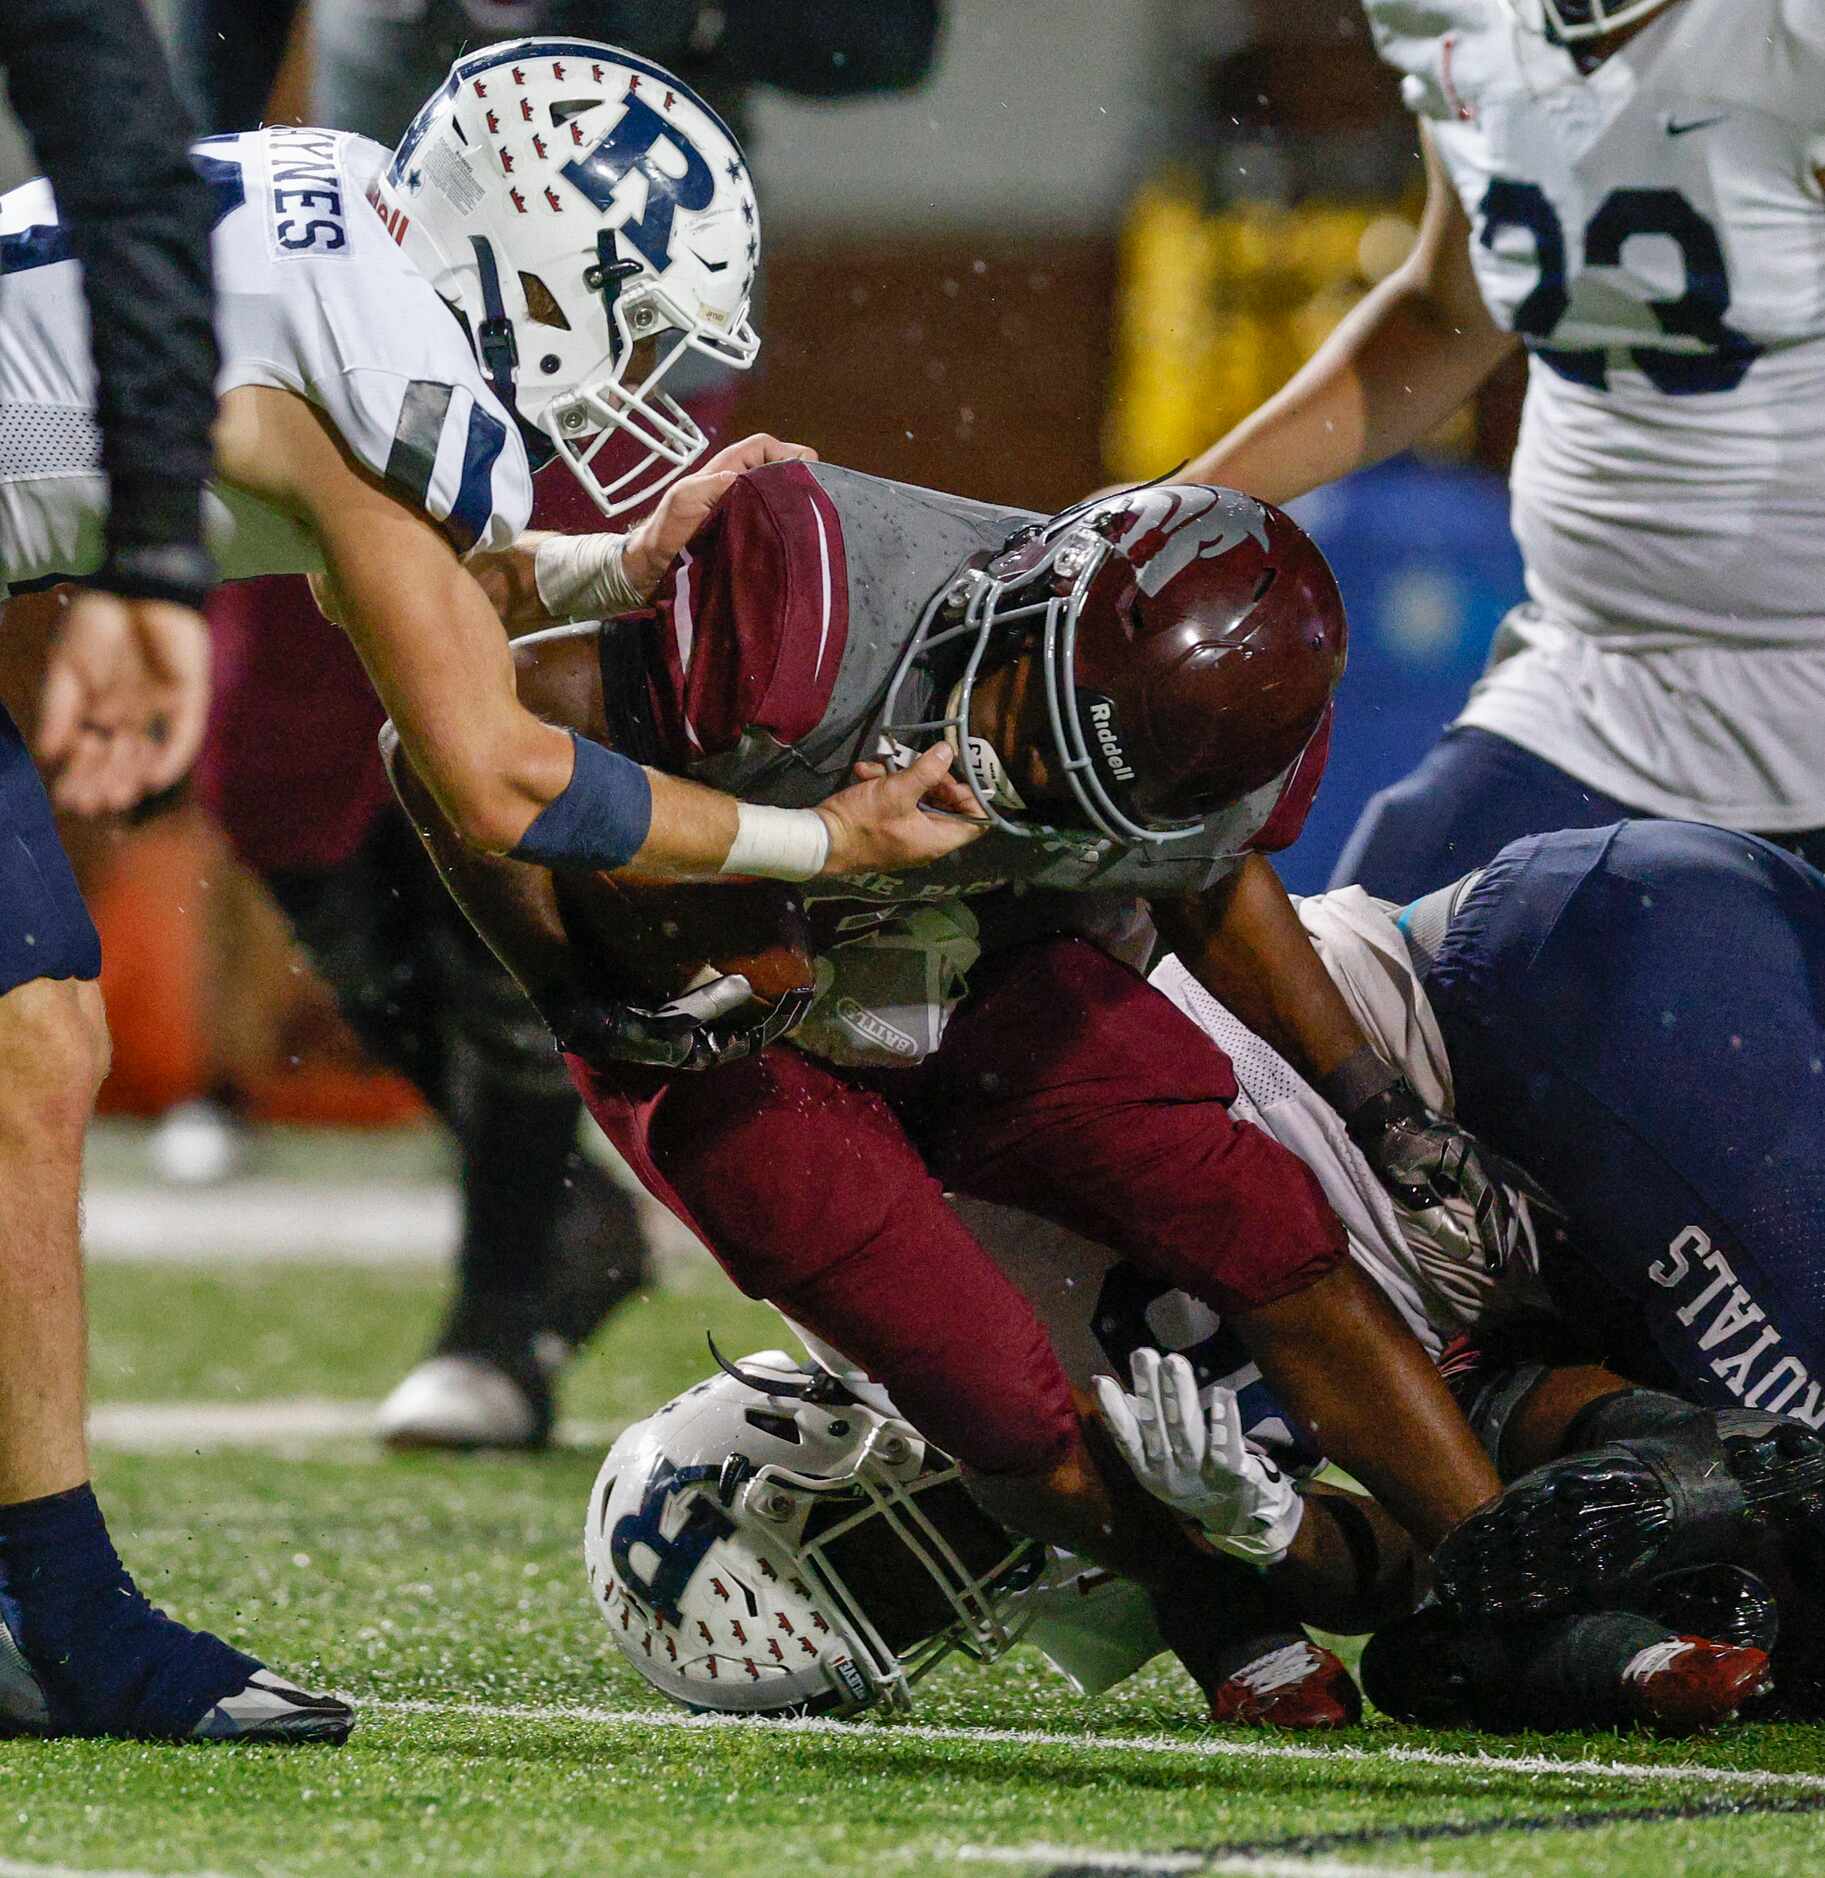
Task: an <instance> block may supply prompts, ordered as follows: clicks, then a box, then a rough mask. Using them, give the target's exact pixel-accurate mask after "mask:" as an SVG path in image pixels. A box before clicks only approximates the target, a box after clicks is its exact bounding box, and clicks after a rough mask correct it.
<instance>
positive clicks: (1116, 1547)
mask: <svg viewBox="0 0 1825 1878" xmlns="http://www.w3.org/2000/svg"><path fill="white" fill-rule="evenodd" d="M576 1073H577V1074H578V1077H579V1086H580V1087H582V1088H583V1089H584V1091H585V1094H586V1096H587V1097H588V1099H589V1100H590V1105H591V1108H592V1110H593V1112H594V1113H595V1114H596V1116H597V1118H598V1120H599V1121H600V1122H601V1123H602V1125H603V1127H604V1129H605V1130H606V1131H607V1132H608V1134H609V1138H610V1139H611V1140H612V1141H614V1142H615V1144H616V1146H617V1147H619V1148H620V1149H621V1150H622V1152H623V1153H624V1154H625V1155H626V1157H627V1159H628V1161H629V1163H630V1165H632V1166H633V1167H634V1169H635V1171H636V1172H637V1173H639V1175H640V1176H641V1178H642V1180H644V1181H645V1182H647V1184H648V1185H649V1187H650V1188H651V1190H652V1191H653V1193H654V1194H655V1196H656V1197H657V1198H659V1199H660V1200H662V1201H663V1202H664V1203H665V1204H666V1205H667V1206H669V1207H671V1208H672V1209H673V1210H674V1211H675V1212H676V1213H677V1214H678V1216H679V1217H680V1218H681V1219H682V1220H683V1221H684V1222H685V1223H686V1224H687V1225H688V1226H690V1227H691V1228H692V1229H693V1230H694V1231H695V1232H697V1233H698V1234H699V1236H700V1237H702V1238H703V1240H704V1241H705V1243H706V1244H708V1245H709V1246H710V1248H711V1250H712V1251H713V1252H714V1253H715V1254H716V1256H717V1258H718V1259H719V1261H720V1262H721V1263H722V1265H723V1266H724V1268H725V1269H726V1270H727V1271H728V1273H729V1275H730V1276H731V1277H732V1278H733V1279H734V1280H735V1282H736V1283H737V1284H738V1285H739V1286H740V1287H741V1288H742V1290H744V1291H746V1292H747V1293H748V1294H749V1295H750V1296H754V1297H764V1298H767V1299H769V1300H770V1301H772V1302H773V1303H774V1304H776V1305H777V1306H778V1307H779V1308H780V1309H781V1310H782V1311H784V1312H785V1313H786V1314H787V1315H788V1316H789V1317H790V1318H792V1319H793V1321H794V1322H796V1323H798V1324H801V1325H803V1326H804V1328H805V1329H807V1330H809V1331H811V1332H813V1333H814V1334H815V1335H816V1336H817V1337H819V1338H820V1339H822V1340H823V1341H824V1342H826V1343H828V1344H830V1345H831V1346H833V1347H834V1348H835V1349H837V1350H839V1351H841V1352H842V1353H843V1355H844V1356H845V1357H847V1358H848V1359H849V1361H850V1362H852V1363H854V1364H855V1365H856V1366H857V1367H858V1368H860V1369H862V1370H864V1371H866V1373H867V1374H868V1375H869V1377H870V1378H871V1379H872V1380H873V1381H875V1382H877V1383H879V1384H880V1385H881V1386H882V1387H883V1388H885V1389H886V1390H887V1392H888V1394H889V1395H890V1396H891V1397H892V1399H893V1402H894V1405H895V1407H896V1409H897V1410H898V1411H899V1413H900V1414H902V1415H904V1416H905V1417H906V1419H907V1420H909V1421H911V1422H912V1423H913V1424H914V1426H915V1427H917V1428H918V1429H919V1431H920V1432H921V1433H922V1434H924V1435H925V1436H927V1437H928V1438H929V1439H930V1440H932V1441H933V1442H935V1443H936V1444H937V1445H938V1446H939V1447H941V1448H943V1449H944V1450H945V1451H946V1452H948V1453H950V1454H951V1455H953V1456H954V1457H955V1458H956V1459H957V1460H959V1461H960V1462H961V1463H962V1464H963V1466H964V1467H965V1468H966V1470H967V1471H968V1475H969V1478H970V1482H971V1490H972V1492H974V1493H975V1494H976V1496H977V1498H978V1499H979V1500H980V1501H981V1502H982V1504H983V1505H984V1506H985V1507H986V1508H987V1510H988V1511H990V1512H991V1513H993V1514H994V1515H995V1516H996V1517H997V1518H998V1519H1000V1520H1002V1521H1003V1523H1005V1524H1008V1525H1010V1526H1013V1527H1015V1528H1016V1529H1018V1530H1021V1531H1024V1532H1027V1533H1029V1534H1030V1535H1032V1536H1033V1537H1036V1538H1041V1539H1045V1540H1047V1541H1048V1542H1049V1543H1052V1544H1054V1545H1058V1546H1062V1547H1064V1548H1065V1549H1067V1550H1069V1551H1072V1552H1075V1553H1078V1554H1080V1555H1081V1556H1083V1557H1084V1558H1086V1559H1090V1560H1093V1561H1094V1562H1096V1563H1097V1564H1100V1565H1102V1566H1104V1567H1105V1568H1106V1569H1108V1570H1111V1571H1114V1572H1117V1573H1119V1574H1121V1575H1122V1576H1124V1577H1129V1578H1133V1579H1135V1580H1137V1581H1138V1582H1140V1583H1141V1584H1143V1585H1145V1586H1146V1587H1147V1588H1148V1589H1149V1590H1150V1591H1151V1592H1152V1593H1153V1594H1154V1595H1155V1598H1156V1601H1157V1603H1158V1606H1159V1609H1160V1613H1161V1618H1162V1623H1163V1625H1164V1627H1165V1628H1166V1631H1167V1635H1168V1638H1169V1640H1170V1641H1171V1642H1172V1643H1173V1645H1174V1647H1175V1649H1178V1650H1180V1652H1181V1654H1182V1655H1183V1656H1184V1657H1185V1659H1186V1661H1187V1663H1188V1666H1189V1667H1190V1668H1191V1669H1192V1671H1193V1674H1194V1675H1196V1676H1197V1678H1198V1680H1199V1681H1200V1683H1201V1685H1202V1686H1203V1687H1204V1688H1205V1690H1206V1692H1207V1693H1208V1694H1210V1695H1211V1697H1212V1700H1213V1702H1215V1703H1218V1704H1219V1705H1220V1706H1223V1707H1225V1710H1226V1712H1232V1713H1239V1712H1240V1705H1241V1704H1242V1702H1243V1700H1244V1693H1243V1692H1241V1691H1236V1692H1232V1693H1233V1695H1234V1701H1233V1703H1232V1701H1231V1698H1230V1697H1229V1696H1226V1695H1225V1694H1224V1693H1223V1690H1224V1684H1225V1682H1226V1681H1227V1679H1229V1678H1230V1677H1231V1676H1232V1675H1234V1674H1235V1673H1236V1672H1238V1671H1241V1670H1243V1669H1246V1668H1247V1667H1248V1666H1249V1665H1250V1664H1251V1663H1254V1662H1256V1661H1258V1660H1259V1659H1260V1658H1261V1657H1262V1656H1263V1655H1264V1654H1269V1653H1273V1652H1274V1651H1277V1650H1280V1649H1284V1648H1286V1647H1289V1646H1291V1645H1293V1644H1295V1643H1299V1642H1301V1641H1302V1639H1300V1638H1298V1636H1297V1634H1296V1633H1295V1632H1293V1631H1291V1630H1290V1629H1289V1628H1288V1621H1289V1620H1288V1619H1287V1617H1286V1616H1285V1615H1284V1614H1277V1613H1275V1612H1274V1611H1273V1610H1272V1609H1271V1605H1270V1597H1269V1595H1268V1593H1267V1592H1266V1591H1265V1590H1264V1588H1263V1586H1262V1583H1261V1581H1260V1579H1259V1578H1258V1577H1257V1576H1256V1574H1255V1573H1254V1572H1253V1571H1252V1570H1251V1569H1250V1568H1249V1567H1247V1566H1245V1565H1242V1564H1240V1563H1239V1562H1238V1561H1236V1560H1234V1559H1229V1558H1225V1557H1221V1556H1218V1555H1215V1554H1211V1553H1209V1552H1206V1551H1204V1550H1202V1549H1200V1548H1198V1547H1196V1546H1195V1545H1194V1544H1193V1543H1192V1542H1191V1541H1190V1539H1189V1538H1188V1537H1187V1536H1186V1534H1185V1532H1184V1530H1183V1529H1182V1528H1181V1527H1179V1526H1178V1524H1177V1523H1176V1522H1175V1521H1174V1520H1173V1519H1171V1517H1170V1516H1168V1515H1167V1514H1166V1512H1165V1509H1164V1508H1163V1507H1162V1506H1161V1505H1160V1504H1159V1503H1158V1502H1157V1501H1155V1500H1153V1499H1152V1498H1151V1497H1150V1496H1148V1495H1147V1494H1145V1493H1143V1492H1142V1491H1141V1490H1140V1488H1139V1487H1138V1486H1136V1485H1135V1483H1134V1482H1133V1480H1132V1479H1131V1478H1129V1477H1128V1476H1127V1475H1126V1473H1125V1471H1124V1470H1123V1469H1122V1468H1121V1467H1120V1465H1119V1463H1118V1462H1117V1461H1116V1460H1115V1458H1114V1456H1113V1454H1112V1452H1110V1451H1109V1450H1108V1447H1107V1443H1106V1442H1102V1441H1101V1440H1100V1436H1099V1435H1098V1434H1097V1433H1091V1434H1090V1435H1089V1436H1088V1438H1086V1432H1085V1428H1084V1425H1083V1423H1082V1422H1081V1421H1080V1418H1079V1412H1078V1405H1077V1404H1076V1403H1075V1402H1074V1401H1073V1398H1072V1392H1071V1388H1070V1385H1069V1383H1068V1382H1067V1380H1066V1378H1065V1375H1064V1372H1063V1370H1062V1369H1061V1368H1060V1366H1059V1363H1058V1360H1057V1358H1056V1356H1055V1355H1054V1353H1053V1351H1052V1348H1051V1345H1050V1343H1049V1342H1048V1341H1047V1338H1046V1335H1045V1332H1044V1330H1043V1328H1042V1327H1041V1325H1040V1323H1039V1321H1038V1319H1037V1318H1036V1317H1035V1315H1034V1314H1033V1311H1032V1308H1031V1306H1030V1305H1029V1304H1028V1303H1027V1301H1026V1300H1025V1298H1023V1297H1022V1296H1021V1295H1020V1293H1019V1292H1018V1291H1017V1290H1016V1289H1015V1288H1014V1286H1013V1285H1012V1284H1010V1283H1009V1282H1008V1280H1007V1279H1006V1278H1005V1277H1004V1276H1003V1274H1002V1273H1001V1271H1000V1270H999V1269H998V1268H997V1267H996V1265H995V1264H994V1262H993V1260H991V1259H990V1257H989V1256H988V1254H987V1253H986V1252H985V1251H984V1250H983V1248H982V1247H981V1245H980V1244H979V1243H978V1242H977V1241H976V1239H975V1238H974V1236H973V1235H972V1234H971V1233H970V1232H969V1231H968V1229H967V1228H966V1227H965V1226H964V1224H963V1222H962V1221H961V1220H960V1219H959V1218H958V1217H957V1215H956V1213H955V1212H954V1211H953V1210H952V1208H951V1207H950V1206H949V1205H948V1204H947V1203H946V1202H945V1199H944V1195H943V1191H942V1189H941V1188H940V1186H939V1185H938V1182H937V1181H936V1180H935V1179H933V1177H932V1175H931V1173H930V1171H929V1170H928V1169H927V1167H926V1166H925V1164H924V1162H923V1161H922V1159H921V1158H920V1156H919V1154H918V1152H917V1150H916V1149H915V1148H914V1147H913V1145H912V1143H911V1142H910V1141H909V1140H908V1139H907V1137H906V1134H905V1132H904V1130H903V1129H902V1128H901V1126H900V1125H899V1123H898V1121H897V1120H896V1119H895V1117H894V1116H893V1114H892V1112H891V1111H890V1110H889V1109H888V1107H887V1105H886V1104H885V1103H884V1102H883V1101H881V1100H880V1098H879V1097H878V1096H876V1095H873V1094H871V1093H869V1092H867V1091H865V1090H863V1089H859V1088H857V1087H855V1086H854V1085H852V1084H851V1083H849V1082H848V1081H846V1080H845V1079H843V1078H842V1077H839V1076H837V1075H835V1074H833V1073H832V1072H831V1071H830V1070H828V1069H827V1068H825V1067H824V1066H823V1065H822V1064H819V1063H816V1062H814V1061H812V1060H811V1059H810V1058H808V1057H806V1056H804V1055H803V1054H801V1053H800V1052H798V1051H796V1050H792V1049H775V1050H770V1051H767V1052H766V1053H765V1054H764V1055H762V1056H760V1057H755V1058H749V1059H747V1060H746V1061H744V1062H740V1063H735V1064H731V1065H728V1066H726V1067H725V1068H723V1069H719V1070H717V1071H715V1072H714V1073H712V1074H710V1075H705V1076H680V1077H675V1078H672V1079H671V1080H670V1081H669V1083H662V1082H659V1081H658V1080H657V1079H648V1081H647V1090H648V1093H647V1095H646V1097H645V1098H644V1099H643V1100H642V1099H629V1098H628V1097H627V1096H626V1095H624V1094H623V1093H622V1089H621V1088H616V1087H611V1086H610V1085H608V1084H607V1083H605V1082H604V1080H603V1079H601V1078H598V1077H594V1076H592V1075H591V1074H590V1073H589V1072H588V1071H586V1070H584V1069H582V1068H581V1066H577V1070H576ZM639 1082H640V1079H639V1078H638V1077H637V1076H636V1077H630V1078H628V1079H627V1080H626V1082H625V1083H624V1084H623V1085H622V1088H625V1087H629V1086H635V1087H637V1086H638V1085H639ZM1327 1718H1328V1717H1327ZM1288 1719H1293V1718H1292V1717H1290V1716H1289V1717H1288Z"/></svg>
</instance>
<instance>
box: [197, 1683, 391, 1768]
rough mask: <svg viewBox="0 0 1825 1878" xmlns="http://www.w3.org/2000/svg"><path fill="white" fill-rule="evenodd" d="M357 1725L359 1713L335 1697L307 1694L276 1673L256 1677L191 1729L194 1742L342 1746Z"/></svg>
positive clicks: (223, 1699) (225, 1699)
mask: <svg viewBox="0 0 1825 1878" xmlns="http://www.w3.org/2000/svg"><path fill="white" fill-rule="evenodd" d="M354 1725H355V1711H354V1710H353V1709H352V1708H350V1706H349V1705H348V1703H346V1702H341V1701H338V1700H337V1699H336V1697H335V1696H333V1695H307V1694H305V1692H304V1691H303V1690H302V1689H294V1688H292V1687H291V1685H290V1684H289V1683H284V1682H281V1681H280V1680H279V1678H278V1677H277V1676H275V1675H274V1674H273V1673H272V1671H271V1670H270V1669H263V1670H261V1671H259V1672H258V1674H256V1675H255V1676H253V1677H252V1678H251V1679H250V1680H249V1682H248V1684H247V1687H246V1688H245V1689H243V1690H242V1691H241V1692H240V1694H239V1695H228V1696H224V1697H223V1698H222V1699H221V1701H219V1702H218V1703H216V1705H215V1706H214V1707H213V1708H212V1709H210V1711H209V1713H208V1714H207V1715H205V1716H204V1717H203V1719H202V1720H201V1721H200V1722H198V1723H197V1725H196V1726H195V1727H194V1728H192V1729H191V1731H190V1739H191V1740H192V1741H269V1742H280V1743H285V1744H296V1743H302V1742H318V1743H320V1744H322V1745H323V1746H325V1747H336V1748H339V1747H341V1745H342V1744H343V1742H345V1741H346V1740H347V1739H348V1738H349V1730H350V1729H351V1728H353V1727H354Z"/></svg>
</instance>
